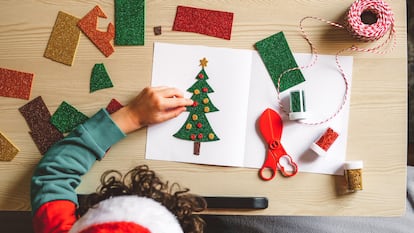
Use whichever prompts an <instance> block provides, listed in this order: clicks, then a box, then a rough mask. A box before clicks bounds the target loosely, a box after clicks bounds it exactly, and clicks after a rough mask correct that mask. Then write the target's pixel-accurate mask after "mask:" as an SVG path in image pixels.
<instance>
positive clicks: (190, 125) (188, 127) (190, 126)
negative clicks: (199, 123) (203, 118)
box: [185, 123, 193, 130]
mask: <svg viewBox="0 0 414 233" xmlns="http://www.w3.org/2000/svg"><path fill="white" fill-rule="evenodd" d="M185 128H186V129H188V130H190V129H191V128H193V125H192V124H190V123H188V124H187V125H186V126H185Z"/></svg>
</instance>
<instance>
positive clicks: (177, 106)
mask: <svg viewBox="0 0 414 233" xmlns="http://www.w3.org/2000/svg"><path fill="white" fill-rule="evenodd" d="M192 104H193V101H192V100H191V99H186V98H184V97H183V94H182V92H181V91H180V90H178V89H176V88H171V87H146V88H145V89H144V90H142V91H141V93H139V94H138V96H137V97H135V98H134V99H133V100H132V101H131V102H130V103H129V104H128V105H127V106H125V107H123V108H122V109H120V110H118V111H117V112H115V113H113V114H112V115H111V117H112V119H113V120H114V121H115V123H116V124H117V125H118V127H119V128H120V129H121V130H122V131H123V132H124V133H130V132H132V131H135V130H137V129H139V128H142V127H144V126H147V125H149V124H155V123H159V122H163V121H166V120H169V119H171V118H174V117H176V116H178V115H179V114H181V113H182V112H184V111H185V110H186V108H185V106H189V105H192Z"/></svg>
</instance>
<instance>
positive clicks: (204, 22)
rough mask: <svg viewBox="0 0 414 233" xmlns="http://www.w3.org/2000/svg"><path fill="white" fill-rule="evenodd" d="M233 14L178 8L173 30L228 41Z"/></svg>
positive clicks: (184, 7) (185, 7)
mask: <svg viewBox="0 0 414 233" xmlns="http://www.w3.org/2000/svg"><path fill="white" fill-rule="evenodd" d="M232 26H233V13H231V12H224V11H214V10H207V9H200V8H194V7H187V6H178V7H177V13H176V15H175V20H174V25H173V30H174V31H183V32H195V33H200V34H204V35H208V36H214V37H218V38H223V39H226V40H230V38H231V30H232Z"/></svg>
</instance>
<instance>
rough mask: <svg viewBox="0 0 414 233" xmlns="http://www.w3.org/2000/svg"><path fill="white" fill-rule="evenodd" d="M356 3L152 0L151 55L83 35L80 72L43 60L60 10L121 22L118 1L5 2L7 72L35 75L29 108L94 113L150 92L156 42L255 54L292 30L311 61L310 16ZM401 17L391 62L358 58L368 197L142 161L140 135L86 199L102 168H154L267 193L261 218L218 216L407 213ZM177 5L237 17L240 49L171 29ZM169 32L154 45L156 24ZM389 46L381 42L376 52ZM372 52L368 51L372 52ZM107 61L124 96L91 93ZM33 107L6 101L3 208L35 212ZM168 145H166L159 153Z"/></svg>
mask: <svg viewBox="0 0 414 233" xmlns="http://www.w3.org/2000/svg"><path fill="white" fill-rule="evenodd" d="M352 2H353V1H352V0H291V1H284V0H240V1H231V0H215V1H210V0H199V1H190V0H186V1H183V0H180V1H172V0H149V1H146V31H145V32H146V41H145V46H134V47H116V48H115V53H114V54H113V55H111V56H110V57H109V58H105V57H104V56H103V55H102V54H101V52H100V51H99V50H98V49H97V48H96V47H95V46H94V45H93V44H92V43H91V42H90V41H89V39H88V38H87V37H86V36H85V35H83V34H82V35H81V38H80V43H79V47H78V50H77V54H76V58H75V61H74V65H73V66H72V67H69V66H66V65H63V64H60V63H56V62H53V61H51V60H49V59H46V58H44V57H43V53H44V51H45V48H46V45H47V42H48V39H49V36H50V33H51V30H52V27H53V25H54V22H55V19H56V16H57V13H58V11H60V10H61V11H65V12H66V13H69V14H72V15H74V16H76V17H79V18H81V17H83V16H84V15H85V14H86V13H87V12H88V11H89V10H91V9H92V8H93V7H94V6H95V5H100V6H101V8H102V9H103V10H104V11H105V13H106V14H107V15H108V19H100V21H99V27H100V28H101V29H102V30H104V29H105V28H106V25H107V23H108V22H112V21H113V20H114V10H113V5H114V3H113V0H102V1H97V0H95V1H85V0H60V1H55V0H2V1H0V67H3V68H9V69H15V70H20V71H25V72H33V73H34V74H35V79H34V83H33V89H32V95H31V99H33V98H35V97H37V96H39V95H41V96H42V97H43V99H44V101H45V103H46V105H47V106H48V108H49V110H50V111H51V113H53V112H54V111H55V110H56V108H57V107H58V106H59V104H60V103H61V102H62V101H67V102H69V103H70V104H72V105H73V106H75V107H76V108H77V109H78V110H80V111H81V112H83V113H85V114H86V115H88V116H91V115H93V114H94V113H95V112H97V111H98V110H99V109H100V108H102V107H105V106H106V105H107V103H109V101H110V100H111V98H116V99H118V100H119V101H120V102H121V103H123V104H126V103H127V102H128V101H129V100H130V99H131V98H132V97H134V96H135V95H136V94H137V93H138V92H139V91H140V90H142V89H143V88H144V87H145V86H148V85H150V81H151V69H152V52H153V42H154V41H159V42H169V43H178V44H196V45H207V46H215V47H228V48H243V49H254V48H253V44H254V43H255V42H257V41H259V40H261V39H263V38H265V37H267V36H269V35H272V34H274V33H276V32H279V31H284V32H285V35H286V38H287V40H288V42H289V44H290V46H291V49H292V50H293V51H294V52H310V51H309V46H308V45H307V43H306V41H305V40H304V39H303V38H302V37H301V35H300V33H299V28H298V24H299V21H300V19H301V18H303V17H304V16H308V15H312V16H319V17H322V18H325V19H329V20H333V21H338V22H342V20H343V15H344V13H345V12H346V11H347V9H348V8H349V6H350V5H351V4H352ZM389 3H390V5H391V7H392V9H393V12H394V14H395V20H396V31H397V45H396V47H395V49H394V51H393V52H391V53H388V54H386V55H381V56H379V55H375V54H367V53H349V54H346V55H353V56H354V69H353V81H352V90H351V100H350V101H351V105H350V106H351V109H350V122H349V137H348V148H347V160H354V159H362V160H363V161H364V165H365V167H364V170H363V182H364V190H363V191H362V192H358V193H354V194H352V195H341V194H340V192H339V188H338V187H339V186H340V184H341V183H342V182H343V177H342V176H329V175H319V174H310V173H299V174H298V175H297V176H295V177H293V178H289V179H286V178H283V177H282V176H280V175H278V176H277V177H276V178H275V179H274V180H272V181H269V182H264V181H262V180H260V179H259V177H258V175H257V172H258V171H257V170H256V169H244V168H234V167H218V166H206V165H196V164H186V163H175V162H162V161H149V160H145V159H144V153H145V144H146V130H145V129H144V130H141V131H139V132H136V133H134V134H131V135H130V136H129V137H128V138H126V139H125V140H123V141H121V142H120V143H119V144H117V145H115V146H113V147H112V149H111V150H110V151H109V153H108V154H107V155H106V157H105V158H104V159H103V160H102V161H100V162H97V163H96V164H95V165H94V166H93V168H92V170H91V171H90V172H89V173H88V174H87V175H86V176H85V177H84V178H83V182H82V184H81V186H80V187H79V188H78V191H79V192H80V193H87V192H92V191H94V190H95V188H96V187H97V185H98V181H99V177H100V175H101V174H102V172H103V171H105V170H108V169H117V170H120V171H123V172H125V171H127V170H129V169H130V168H132V167H134V166H136V165H139V164H148V165H149V166H150V167H151V168H152V169H154V170H156V171H157V172H158V173H159V174H160V175H161V177H162V178H164V179H166V180H170V181H176V182H179V183H180V184H181V185H182V186H185V187H189V188H191V190H192V192H195V193H198V194H201V195H209V196H215V195H226V196H266V197H268V198H269V208H268V209H266V210H261V211H238V212H236V211H231V210H226V211H221V212H218V211H214V212H212V211H210V212H209V213H220V214H246V215H253V214H254V215H363V216H374V215H375V216H397V215H401V214H403V213H404V211H405V194H406V192H405V190H406V180H405V179H406V178H405V177H406V155H407V110H406V109H407V55H406V53H407V52H406V51H407V44H406V40H407V38H406V6H405V5H406V3H405V1H404V0H393V1H389ZM177 5H186V6H194V7H200V8H206V9H215V10H222V11H229V12H234V14H235V15H234V25H233V32H232V39H231V40H230V41H227V40H223V39H218V38H213V37H208V36H204V35H199V34H195V33H186V32H175V31H172V30H171V28H172V24H173V21H174V17H175V10H176V7H177ZM158 25H161V26H162V31H163V34H162V35H161V36H155V35H154V33H153V27H154V26H158ZM305 26H306V30H307V32H308V33H309V34H310V35H311V38H312V40H313V41H314V42H315V45H316V46H317V47H318V49H319V52H320V53H324V54H335V52H336V51H338V50H339V49H341V48H344V47H346V46H350V45H351V44H354V43H359V42H358V41H356V40H354V39H353V38H351V37H350V36H349V35H348V34H347V32H345V31H341V30H338V29H334V28H332V27H330V26H327V25H324V24H323V23H320V22H315V21H307V22H306V23H305ZM377 43H380V42H375V44H377ZM363 46H370V44H364V45H363ZM102 62H103V63H104V64H105V66H106V68H107V70H108V73H109V74H110V76H111V79H112V81H113V84H114V86H115V87H114V88H111V89H105V90H102V91H98V92H95V93H92V94H90V93H89V78H90V73H91V70H92V67H93V65H94V64H95V63H102ZM26 103H27V101H25V100H20V99H13V98H5V97H0V113H1V116H0V131H1V132H3V133H4V134H5V135H7V136H8V137H9V138H10V139H11V140H12V141H13V142H14V143H15V144H16V145H17V146H18V147H19V148H20V150H21V151H20V153H19V154H18V155H17V156H16V158H15V159H14V160H13V161H11V162H1V163H0V210H29V209H30V199H29V196H30V178H31V174H32V172H33V169H34V167H35V166H36V164H37V163H38V161H39V159H40V158H41V155H40V154H39V152H38V150H37V148H36V146H35V145H34V143H33V141H32V139H31V137H30V135H29V134H28V131H29V128H28V126H27V124H26V122H25V120H24V119H23V117H22V116H21V115H20V113H19V112H18V108H19V107H21V106H22V105H24V104H26ZM160 146H163V145H160Z"/></svg>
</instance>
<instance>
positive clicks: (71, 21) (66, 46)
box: [44, 11, 80, 66]
mask: <svg viewBox="0 0 414 233" xmlns="http://www.w3.org/2000/svg"><path fill="white" fill-rule="evenodd" d="M78 21H79V19H78V18H76V17H75V16H72V15H69V14H67V13H65V12H62V11H59V13H58V16H57V18H56V22H55V25H54V26H53V30H52V33H51V34H50V38H49V42H48V44H47V47H46V51H45V54H44V56H45V57H47V58H49V59H52V60H53V61H56V62H60V63H63V64H65V65H68V66H72V64H73V60H74V59H75V54H76V49H77V48H78V42H79V38H80V29H79V28H78V26H77V23H78Z"/></svg>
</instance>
